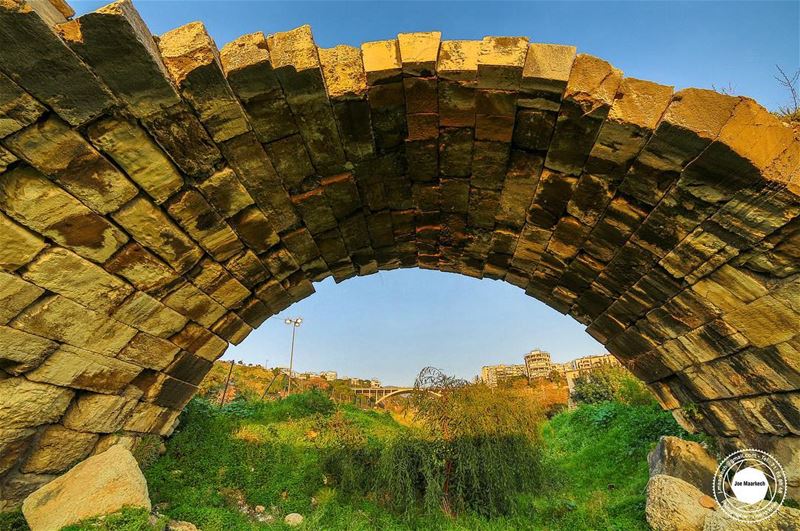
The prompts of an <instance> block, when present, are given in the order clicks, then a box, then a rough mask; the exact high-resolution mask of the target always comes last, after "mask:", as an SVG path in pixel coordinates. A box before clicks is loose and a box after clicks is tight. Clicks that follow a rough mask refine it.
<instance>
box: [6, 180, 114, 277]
mask: <svg viewBox="0 0 800 531" xmlns="http://www.w3.org/2000/svg"><path fill="white" fill-rule="evenodd" d="M0 208H2V209H3V210H5V212H6V213H7V214H8V215H9V216H11V217H12V218H14V219H15V220H16V221H18V222H20V223H22V224H23V225H25V226H26V227H28V228H31V229H33V230H35V231H36V232H38V233H40V234H42V235H44V236H47V237H49V238H51V239H52V240H53V241H55V242H56V243H58V244H60V245H62V246H63V247H66V248H68V249H72V250H73V251H75V252H76V253H78V254H79V255H81V256H83V257H84V258H88V259H89V260H92V261H95V262H103V261H105V260H106V259H108V258H109V257H110V256H111V255H112V254H114V252H115V251H116V250H117V249H119V248H120V247H122V245H124V244H125V243H126V242H127V241H128V237H127V236H126V235H125V233H123V232H122V231H121V230H119V229H118V228H117V227H115V226H114V225H112V224H111V223H109V222H108V220H106V219H105V218H103V217H101V216H99V215H97V214H95V213H94V212H92V211H91V210H89V209H88V208H87V207H86V206H84V205H83V204H82V203H81V202H80V201H78V200H77V199H75V198H74V197H72V196H71V195H69V194H68V193H67V192H65V191H64V190H63V189H61V188H59V187H58V186H57V185H56V184H54V183H53V182H52V181H50V180H49V179H48V178H47V177H45V176H44V175H42V174H41V173H39V172H38V171H36V170H35V169H33V168H31V167H29V166H17V167H15V168H14V169H12V170H10V171H7V172H5V173H4V174H2V175H0ZM12 234H14V235H13V236H9V237H8V238H9V239H10V240H11V241H12V242H14V244H15V245H18V246H21V245H23V242H24V245H26V246H34V245H35V244H36V239H35V238H30V237H25V238H24V239H23V238H22V236H21V234H19V233H18V231H16V230H15V231H14V233H12ZM4 237H5V234H4ZM23 249H24V248H23Z"/></svg>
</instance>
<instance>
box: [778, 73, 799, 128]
mask: <svg viewBox="0 0 800 531" xmlns="http://www.w3.org/2000/svg"><path fill="white" fill-rule="evenodd" d="M775 68H777V69H778V73H779V75H776V76H775V79H776V80H777V81H778V83H780V84H781V85H782V86H783V87H785V88H786V90H788V91H789V95H790V96H791V98H792V102H791V104H790V106H788V107H781V108H779V109H778V112H780V113H781V114H783V115H786V116H794V115H797V114H798V113H800V96H798V93H797V80H798V79H800V69H798V70H797V71H796V72H795V73H794V74H793V75H792V76H791V77H790V76H789V75H788V74H787V73H786V72H785V71H784V70H783V69H782V68H781V67H780V66H779V65H775Z"/></svg>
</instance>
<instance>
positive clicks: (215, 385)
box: [198, 361, 369, 402]
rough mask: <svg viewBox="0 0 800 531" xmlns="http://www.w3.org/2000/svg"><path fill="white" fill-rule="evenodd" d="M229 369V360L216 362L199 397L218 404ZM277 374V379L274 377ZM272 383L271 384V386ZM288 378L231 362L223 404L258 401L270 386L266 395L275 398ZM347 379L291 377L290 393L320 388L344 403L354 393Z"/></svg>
mask: <svg viewBox="0 0 800 531" xmlns="http://www.w3.org/2000/svg"><path fill="white" fill-rule="evenodd" d="M230 370H231V362H230V361H217V362H215V363H214V366H213V367H212V369H211V371H210V372H209V373H208V374H207V375H206V377H205V379H204V380H203V381H202V383H201V384H200V392H199V393H198V394H199V395H200V396H202V397H204V398H207V399H209V400H212V401H219V400H220V399H221V398H222V392H223V390H224V388H225V379H226V378H227V377H228V372H229V371H230ZM276 375H277V377H276ZM270 383H271V385H270ZM286 384H287V376H286V375H285V374H280V369H278V368H264V366H263V365H251V364H246V363H242V362H240V361H239V362H234V366H233V372H232V373H231V380H230V384H229V386H228V393H227V396H226V398H225V401H226V402H228V401H230V400H233V399H234V398H236V397H237V396H243V397H244V398H247V399H255V398H259V397H260V396H261V395H262V394H263V393H264V390H265V389H266V388H267V385H269V386H270V387H269V391H268V393H267V395H268V396H275V395H277V394H278V393H282V392H284V391H285V390H286ZM353 385H354V386H358V387H369V380H358V383H357V384H353ZM350 386H351V384H350V380H349V379H347V380H333V381H330V382H329V381H327V380H325V379H324V378H320V377H310V378H308V379H301V378H294V379H293V380H292V390H293V392H294V391H299V390H303V391H307V390H310V389H315V388H316V389H320V390H322V391H325V392H326V394H328V395H329V396H331V397H332V398H333V399H334V400H337V401H340V402H343V401H351V400H352V399H353V392H352V391H351V390H350Z"/></svg>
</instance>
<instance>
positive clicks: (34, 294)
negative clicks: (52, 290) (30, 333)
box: [0, 271, 44, 325]
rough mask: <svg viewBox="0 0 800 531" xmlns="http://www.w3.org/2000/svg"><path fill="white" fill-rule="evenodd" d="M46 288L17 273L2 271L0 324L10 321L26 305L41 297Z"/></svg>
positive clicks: (0, 272) (0, 275)
mask: <svg viewBox="0 0 800 531" xmlns="http://www.w3.org/2000/svg"><path fill="white" fill-rule="evenodd" d="M43 293H44V290H43V289H42V288H40V287H38V286H34V285H33V284H30V283H28V282H25V281H24V280H22V279H21V278H19V277H18V276H16V275H12V274H9V273H5V272H3V271H0V300H2V301H3V304H2V306H0V325H4V324H6V323H8V322H9V321H10V320H11V319H13V318H14V317H16V315H17V314H18V313H19V312H21V311H22V310H23V309H24V308H25V307H26V306H28V305H29V304H31V303H32V302H33V301H35V300H36V299H38V298H39V296H41V295H42V294H43Z"/></svg>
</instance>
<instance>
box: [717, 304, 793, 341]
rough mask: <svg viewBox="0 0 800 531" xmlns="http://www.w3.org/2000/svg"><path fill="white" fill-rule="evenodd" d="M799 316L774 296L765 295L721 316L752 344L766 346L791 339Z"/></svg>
mask: <svg viewBox="0 0 800 531" xmlns="http://www.w3.org/2000/svg"><path fill="white" fill-rule="evenodd" d="M798 319H800V316H798V314H797V313H795V312H794V311H792V310H791V309H790V308H788V307H787V306H785V305H783V304H781V303H780V302H779V301H778V300H777V299H776V298H775V297H773V296H771V295H765V296H763V297H761V298H758V299H756V300H755V301H753V302H751V303H749V304H747V305H746V306H744V307H742V308H741V309H739V310H737V311H734V312H732V313H727V314H725V315H724V316H723V320H724V321H725V322H726V323H728V324H730V325H731V326H733V327H734V328H736V329H737V330H739V331H740V332H741V333H742V334H743V335H744V336H745V337H746V338H747V339H748V340H749V341H750V342H751V343H752V344H753V345H755V346H757V347H767V346H770V345H775V344H777V343H781V342H782V341H786V340H788V339H791V338H792V337H793V336H794V335H795V334H796V333H797V323H798Z"/></svg>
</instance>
